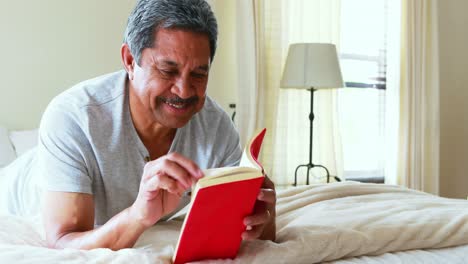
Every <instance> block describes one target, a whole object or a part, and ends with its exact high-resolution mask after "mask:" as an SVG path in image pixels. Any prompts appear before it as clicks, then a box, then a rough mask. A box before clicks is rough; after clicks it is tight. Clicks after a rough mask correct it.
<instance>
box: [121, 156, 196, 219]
mask: <svg viewBox="0 0 468 264" xmlns="http://www.w3.org/2000/svg"><path fill="white" fill-rule="evenodd" d="M201 177H203V172H202V171H201V170H200V168H199V167H198V166H197V165H196V164H195V163H194V162H193V161H191V160H190V159H188V158H186V157H184V156H182V155H180V154H177V153H170V154H168V155H165V156H162V157H161V158H159V159H156V160H153V161H150V162H148V163H147V164H146V165H145V168H144V171H143V176H142V179H141V183H140V190H139V192H138V197H137V199H136V201H135V203H134V204H133V205H132V206H131V208H130V212H131V214H133V215H134V216H135V217H136V219H138V220H139V221H140V223H141V224H143V226H145V227H146V228H147V227H150V226H152V225H154V224H155V223H156V222H157V221H158V220H159V219H160V218H161V217H163V216H165V215H167V214H169V213H171V212H172V211H174V210H175V209H176V208H177V206H178V205H179V202H180V199H181V196H182V194H183V193H184V191H186V190H188V189H189V188H190V187H191V186H192V185H193V184H194V183H195V182H196V181H198V179H200V178H201Z"/></svg>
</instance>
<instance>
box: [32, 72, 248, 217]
mask: <svg viewBox="0 0 468 264" xmlns="http://www.w3.org/2000/svg"><path fill="white" fill-rule="evenodd" d="M126 80H127V74H126V72H125V71H119V72H116V73H112V74H108V75H104V76H101V77H98V78H95V79H92V80H88V81H85V82H83V83H80V84H78V85H76V86H74V87H72V88H71V89H69V90H67V91H65V92H64V93H62V94H60V95H59V96H57V97H56V98H54V99H53V100H52V102H51V103H50V104H49V106H48V107H47V109H46V111H45V113H44V115H43V117H42V120H41V125H40V129H39V146H38V150H37V151H38V153H37V155H38V156H37V158H38V163H39V166H38V167H39V168H40V170H41V172H42V176H43V178H44V180H43V183H42V188H43V189H44V190H48V191H60V192H78V193H88V194H92V195H93V196H94V203H95V224H96V225H102V224H104V223H105V222H107V220H109V219H110V218H111V217H113V216H114V215H116V214H117V213H119V212H121V211H122V210H124V209H125V208H127V207H129V206H130V205H131V204H132V203H133V202H134V201H135V199H136V197H137V194H138V190H139V185H140V179H141V176H142V173H143V167H144V165H145V157H147V156H149V153H148V151H147V149H146V148H145V146H144V145H143V143H142V141H141V140H140V138H139V136H138V134H137V132H136V130H135V127H134V126H133V122H132V119H131V115H130V110H129V98H128V88H127V85H126ZM169 152H177V153H180V154H182V155H184V156H186V157H188V158H190V159H192V160H193V161H194V162H195V163H197V164H198V166H200V168H201V169H206V168H215V167H225V166H235V165H238V163H239V161H240V158H241V155H242V152H241V149H240V146H239V135H238V133H237V131H236V129H235V127H234V125H233V123H232V122H231V119H230V118H229V116H228V115H227V114H226V113H225V112H224V111H223V110H222V109H221V107H220V106H219V105H217V104H216V103H215V102H214V101H213V100H212V99H210V98H209V97H207V99H206V101H205V105H204V107H203V109H202V110H201V111H200V112H198V113H197V114H195V115H194V116H193V117H192V119H191V120H190V121H189V122H188V123H187V124H186V125H185V126H184V127H182V128H179V129H177V132H176V135H175V138H174V140H173V142H172V145H171V147H170V150H169ZM187 202H188V199H185V200H183V201H182V204H181V206H182V205H183V204H185V203H187Z"/></svg>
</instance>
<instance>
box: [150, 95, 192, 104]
mask: <svg viewBox="0 0 468 264" xmlns="http://www.w3.org/2000/svg"><path fill="white" fill-rule="evenodd" d="M156 100H157V101H158V102H162V103H169V104H195V103H198V101H199V100H200V97H198V96H196V95H195V96H192V97H189V98H186V99H183V98H180V97H179V96H175V97H171V98H166V97H156Z"/></svg>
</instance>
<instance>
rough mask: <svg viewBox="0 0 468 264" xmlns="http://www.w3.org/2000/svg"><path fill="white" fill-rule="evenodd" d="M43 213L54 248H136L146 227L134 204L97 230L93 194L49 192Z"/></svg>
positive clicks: (49, 242) (48, 238)
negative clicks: (133, 211) (138, 217)
mask: <svg viewBox="0 0 468 264" xmlns="http://www.w3.org/2000/svg"><path fill="white" fill-rule="evenodd" d="M43 215H44V223H45V228H46V238H47V243H48V246H49V247H51V248H79V249H92V248H110V249H113V250H117V249H121V248H127V247H132V246H133V245H134V244H135V242H136V241H137V239H138V237H139V236H140V235H141V234H142V233H143V231H144V230H145V227H144V226H143V225H141V224H140V223H139V221H137V220H138V219H137V218H136V217H135V215H134V214H132V212H131V207H130V208H127V209H125V210H124V211H122V212H121V213H119V214H117V215H116V216H114V217H113V218H112V219H110V220H109V221H108V222H107V223H106V224H104V225H103V226H101V227H99V228H96V229H94V201H93V197H92V196H91V195H89V194H82V193H66V192H46V193H45V197H44V204H43Z"/></svg>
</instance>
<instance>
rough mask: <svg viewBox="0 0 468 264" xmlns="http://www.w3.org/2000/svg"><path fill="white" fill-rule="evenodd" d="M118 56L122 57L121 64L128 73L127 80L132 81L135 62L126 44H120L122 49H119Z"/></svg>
mask: <svg viewBox="0 0 468 264" xmlns="http://www.w3.org/2000/svg"><path fill="white" fill-rule="evenodd" d="M120 55H121V56H122V63H123V65H124V67H125V70H126V71H127V73H128V78H129V79H130V80H133V76H134V71H135V64H136V62H135V59H134V58H133V55H132V53H131V52H130V47H129V46H128V44H127V43H124V44H122V47H121V48H120Z"/></svg>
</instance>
